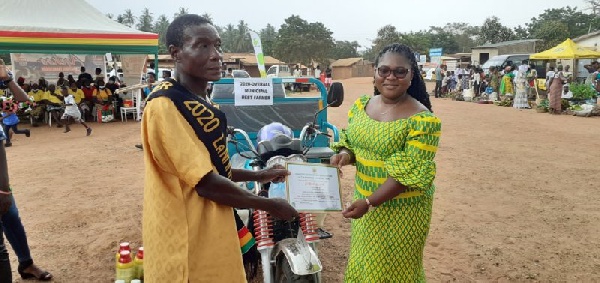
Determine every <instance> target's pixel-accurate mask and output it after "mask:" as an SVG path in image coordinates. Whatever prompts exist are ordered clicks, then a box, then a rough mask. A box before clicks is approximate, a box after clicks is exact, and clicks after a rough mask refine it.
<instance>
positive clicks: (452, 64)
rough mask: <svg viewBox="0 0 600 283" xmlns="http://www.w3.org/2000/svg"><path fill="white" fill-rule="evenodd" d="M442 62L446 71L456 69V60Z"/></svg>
mask: <svg viewBox="0 0 600 283" xmlns="http://www.w3.org/2000/svg"><path fill="white" fill-rule="evenodd" d="M444 64H445V65H446V67H447V69H446V71H449V72H454V71H456V61H445V62H444Z"/></svg>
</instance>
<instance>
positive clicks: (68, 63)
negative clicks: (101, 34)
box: [10, 53, 106, 83]
mask: <svg viewBox="0 0 600 283" xmlns="http://www.w3.org/2000/svg"><path fill="white" fill-rule="evenodd" d="M104 57H105V56H104V55H81V54H40V53H11V54H10V59H11V61H12V65H13V71H14V76H15V78H18V77H23V78H25V82H30V81H35V82H37V81H38V79H39V78H41V77H44V78H45V79H46V80H47V81H49V82H50V83H55V82H56V81H57V80H58V73H60V72H63V74H64V75H65V79H66V78H67V76H68V75H69V74H71V75H73V77H74V78H75V80H77V76H79V74H80V73H81V71H80V68H81V66H84V67H85V69H86V71H87V72H88V73H90V74H91V75H92V76H94V71H95V70H96V68H101V69H102V73H103V74H105V73H106V62H105V61H104V60H105V59H104Z"/></svg>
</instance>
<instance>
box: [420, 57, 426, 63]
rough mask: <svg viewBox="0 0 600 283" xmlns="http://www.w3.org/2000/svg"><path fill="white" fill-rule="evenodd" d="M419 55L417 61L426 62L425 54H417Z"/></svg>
mask: <svg viewBox="0 0 600 283" xmlns="http://www.w3.org/2000/svg"><path fill="white" fill-rule="evenodd" d="M419 57H420V58H419V62H421V63H425V62H427V55H421V56H419Z"/></svg>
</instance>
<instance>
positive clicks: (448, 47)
mask: <svg viewBox="0 0 600 283" xmlns="http://www.w3.org/2000/svg"><path fill="white" fill-rule="evenodd" d="M429 34H430V35H429V36H430V38H431V39H430V40H429V42H430V45H431V47H432V48H440V47H441V48H442V50H443V52H444V53H446V54H452V53H456V52H458V50H459V49H458V42H456V38H455V36H454V35H453V34H452V33H451V32H449V31H447V30H445V29H444V28H440V27H430V28H429Z"/></svg>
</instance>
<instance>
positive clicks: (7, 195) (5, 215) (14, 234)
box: [0, 59, 52, 282]
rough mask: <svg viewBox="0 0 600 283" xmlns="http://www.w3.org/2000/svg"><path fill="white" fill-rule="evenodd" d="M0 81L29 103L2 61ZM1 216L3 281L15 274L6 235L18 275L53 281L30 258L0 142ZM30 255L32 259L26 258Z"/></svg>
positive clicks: (0, 277) (19, 99)
mask: <svg viewBox="0 0 600 283" xmlns="http://www.w3.org/2000/svg"><path fill="white" fill-rule="evenodd" d="M0 81H2V82H3V84H4V85H7V86H8V88H9V89H10V91H11V93H12V94H13V99H14V100H15V101H16V102H24V101H28V100H29V98H28V96H27V93H25V91H23V90H22V89H21V88H20V87H19V86H18V85H17V84H16V83H15V82H14V81H13V80H12V77H10V76H9V74H8V71H7V70H6V66H5V64H4V61H3V60H2V59H0ZM4 139H6V136H5V134H4V131H3V130H2V128H1V127H0V141H2V140H4ZM0 216H2V225H0V228H2V231H1V232H0V282H12V271H11V267H10V260H9V257H8V251H7V250H6V246H5V244H4V234H6V236H7V239H8V240H9V241H10V242H11V245H12V246H13V248H14V249H15V253H16V254H17V257H19V267H18V272H19V275H20V276H21V277H22V278H23V279H27V278H37V279H39V280H44V281H47V280H50V279H52V275H51V274H49V273H48V272H46V271H42V270H41V269H40V268H38V267H37V266H36V265H35V264H34V263H33V260H31V257H30V256H29V255H28V252H29V247H28V245H27V237H26V235H25V230H24V229H23V225H22V224H21V219H20V218H19V215H18V210H17V206H16V204H15V203H14V198H13V195H12V189H11V187H10V180H9V174H8V164H7V162H6V151H5V149H4V143H3V142H0ZM13 240H14V241H13ZM28 256H29V259H27V257H28Z"/></svg>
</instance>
